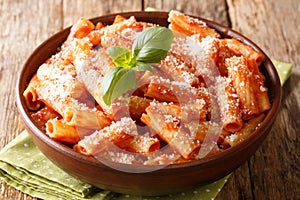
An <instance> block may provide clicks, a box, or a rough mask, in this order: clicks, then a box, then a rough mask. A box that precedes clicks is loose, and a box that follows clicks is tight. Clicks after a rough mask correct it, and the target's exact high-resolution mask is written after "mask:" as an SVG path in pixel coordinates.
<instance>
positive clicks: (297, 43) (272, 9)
mask: <svg viewBox="0 0 300 200" xmlns="http://www.w3.org/2000/svg"><path fill="white" fill-rule="evenodd" d="M228 8H229V16H230V20H231V24H232V28H233V29H235V30H237V31H239V32H241V33H242V34H244V35H246V36H247V37H249V38H250V39H251V40H252V41H254V42H255V43H257V44H259V46H260V47H261V48H262V49H263V50H264V51H265V52H266V53H267V54H268V55H269V57H271V58H272V59H276V60H281V61H285V62H290V63H292V64H293V65H294V68H293V73H292V75H291V77H290V79H289V80H288V81H287V83H286V85H285V86H284V87H283V99H282V104H281V110H280V113H279V115H278V117H277V119H276V122H275V125H274V127H273V130H272V131H271V132H270V134H269V136H268V137H267V139H266V141H265V142H264V143H263V145H262V146H261V148H259V150H258V151H257V152H256V154H255V155H254V156H253V157H252V158H251V159H250V161H249V163H248V165H249V171H250V173H251V174H250V178H251V185H252V194H253V196H252V198H253V199H299V198H300V189H299V171H300V170H299V155H300V151H299V132H300V129H299V127H300V120H299V119H300V118H299V114H300V112H299V100H300V96H299V95H300V85H299V78H300V76H299V75H300V57H299V50H300V35H299V31H300V29H299V24H300V18H299V13H300V12H299V11H300V10H299V9H300V2H299V1H295V0H286V1H284V3H280V1H277V0H268V1H261V0H255V1H247V0H229V1H228ZM235 179H236V178H235ZM295 186H296V187H295ZM227 187H230V188H228V189H230V190H231V189H232V190H233V189H236V187H233V186H231V185H230V184H228V185H227ZM242 187H243V186H242ZM229 199H230V198H229Z"/></svg>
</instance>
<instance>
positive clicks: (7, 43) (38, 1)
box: [0, 0, 300, 200]
mask: <svg viewBox="0 0 300 200" xmlns="http://www.w3.org/2000/svg"><path fill="white" fill-rule="evenodd" d="M147 7H153V8H156V9H158V10H164V11H169V10H171V9H176V10H179V11H182V12H184V13H186V14H191V15H196V16H200V17H203V18H207V19H211V20H214V21H217V22H219V23H221V24H224V25H228V26H231V27H232V28H233V29H235V30H237V31H239V32H241V33H242V34H244V35H246V36H247V37H248V38H250V39H251V40H252V41H254V42H256V43H257V44H258V45H259V46H260V47H261V48H262V49H263V50H264V51H265V52H266V53H267V54H268V55H269V56H270V57H271V58H273V59H277V60H280V61H285V62H290V63H292V64H293V65H294V68H293V72H292V75H291V77H290V79H289V80H288V81H287V83H286V84H285V85H284V87H283V99H282V103H281V109H280V113H279V115H278V117H277V119H276V122H275V124H274V127H273V130H272V131H271V132H270V134H269V135H268V137H267V139H266V140H265V142H264V143H263V145H262V146H261V147H260V148H259V149H258V151H257V152H256V153H255V155H254V156H252V157H251V159H250V160H249V161H248V162H246V163H245V164H244V165H242V166H241V167H240V168H238V169H237V170H236V171H234V172H233V173H232V175H231V176H230V178H229V180H228V181H227V183H226V185H225V187H224V188H223V189H222V191H221V192H220V194H219V195H218V197H217V199H218V200H223V199H224V200H227V199H228V200H232V199H233V200H235V199H238V200H239V199H257V200H260V199H272V200H273V199H275V200H277V199H279V200H281V199H300V188H299V185H300V180H299V177H300V174H299V172H300V170H299V164H300V163H299V160H300V158H299V155H300V151H299V149H300V148H299V133H300V128H299V127H300V118H299V114H300V112H299V110H300V106H299V105H300V81H299V80H300V56H299V52H300V34H299V33H300V27H299V24H300V1H299V0H252V1H248V0H124V1H123V0H47V1H43V0H0V52H1V53H0V85H1V87H0V94H1V95H0V102H1V104H0V110H1V112H0V149H1V148H3V147H4V146H5V145H6V144H7V143H9V142H10V141H11V140H12V139H13V138H14V137H15V136H16V135H17V134H18V133H20V131H21V130H23V129H24V125H23V123H22V122H21V120H20V117H19V115H18V112H17V109H16V107H15V103H14V96H15V93H14V88H15V83H16V80H17V74H18V71H19V70H20V69H21V66H22V64H23V63H24V62H25V60H26V58H27V57H28V56H29V55H30V53H31V52H32V51H33V50H34V48H35V47H37V46H38V45H39V44H40V43H41V42H42V41H44V40H45V39H46V38H48V37H49V36H51V35H52V34H53V33H55V32H58V31H59V30H61V29H62V28H64V27H67V26H70V25H71V24H73V23H74V22H76V20H77V19H78V18H79V17H86V18H91V17H95V16H99V15H104V14H107V13H115V12H122V11H137V10H142V9H144V8H147ZM2 199H3V200H4V199H5V200H34V199H35V198H32V197H30V196H28V195H26V194H23V193H21V192H19V191H17V190H16V189H14V188H12V187H10V186H8V185H7V184H6V183H4V182H3V181H0V200H2Z"/></svg>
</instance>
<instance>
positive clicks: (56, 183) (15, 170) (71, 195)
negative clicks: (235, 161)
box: [0, 131, 227, 200]
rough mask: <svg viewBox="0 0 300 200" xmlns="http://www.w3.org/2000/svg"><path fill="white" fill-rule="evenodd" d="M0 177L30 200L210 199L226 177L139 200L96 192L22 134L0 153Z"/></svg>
mask: <svg viewBox="0 0 300 200" xmlns="http://www.w3.org/2000/svg"><path fill="white" fill-rule="evenodd" d="M0 177H1V178H2V179H4V181H5V182H6V183H8V184H9V185H12V186H13V187H15V188H17V189H18V190H20V191H22V192H24V193H27V194H29V195H31V196H33V197H37V198H41V199H47V200H63V199H66V200H69V199H76V200H77V199H78V200H84V199H91V200H94V199H97V200H122V199H133V200H146V199H147V200H154V199H158V198H159V199H162V200H184V199H188V200H193V199H195V200H196V199H197V200H200V199H203V200H206V199H213V198H214V197H216V195H217V194H218V192H219V191H220V190H221V188H222V187H223V185H224V184H225V182H226V180H227V177H224V178H223V179H221V180H218V181H216V182H214V183H211V184H208V185H206V186H202V187H198V188H195V189H194V190H191V191H185V192H182V193H180V194H177V195H167V196H161V197H141V196H133V195H126V194H117V193H113V192H110V191H104V190H100V189H97V188H95V187H93V186H91V185H89V184H87V183H84V182H82V181H79V180H78V179H76V178H74V177H72V176H70V175H68V174H67V173H65V172H64V171H63V170H61V169H60V168H58V167H57V166H56V165H54V164H53V163H52V162H51V161H49V160H48V159H47V158H46V157H45V156H44V155H43V154H42V153H41V151H39V149H38V148H37V147H36V146H35V145H34V143H33V142H32V140H31V138H30V136H29V134H28V133H27V132H26V131H23V132H22V133H21V134H20V135H18V136H17V137H16V138H15V139H14V140H12V141H11V142H10V143H9V144H8V145H6V146H5V147H4V148H3V149H2V150H1V152H0Z"/></svg>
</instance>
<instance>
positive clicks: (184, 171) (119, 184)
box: [16, 12, 281, 195]
mask: <svg viewBox="0 0 300 200" xmlns="http://www.w3.org/2000/svg"><path fill="white" fill-rule="evenodd" d="M117 14H120V15H122V16H124V17H130V16H135V17H136V19H137V21H145V22H151V23H155V24H159V25H161V26H167V25H168V22H167V18H168V13H166V12H128V13H117ZM117 14H111V15H106V16H102V17H97V18H93V19H91V21H92V22H93V23H97V22H99V21H101V22H102V23H104V24H107V25H109V24H112V23H113V21H114V18H115V16H116V15H117ZM198 18H199V17H198ZM200 19H201V20H203V21H204V22H206V23H207V25H208V26H210V27H211V28H214V29H215V30H217V31H218V32H219V33H220V34H221V36H222V37H226V38H236V39H238V40H240V41H242V42H243V43H245V44H247V45H249V46H251V47H252V48H254V49H255V50H256V51H259V52H262V53H263V54H264V56H265V60H264V61H263V63H262V64H261V66H260V70H261V72H262V73H263V74H264V75H265V77H266V85H267V87H268V89H269V98H270V101H271V104H272V106H271V109H270V110H269V111H268V112H267V114H266V117H265V119H264V120H263V122H262V123H261V125H260V126H259V127H258V128H257V129H256V130H255V131H254V132H253V133H252V134H251V135H250V136H249V137H247V138H246V139H245V140H243V141H242V142H240V143H239V144H237V145H236V146H233V147H231V148H229V149H227V150H224V151H222V152H220V153H217V154H215V155H212V156H208V157H205V158H203V159H200V160H197V161H192V162H187V163H181V164H171V165H168V166H165V167H163V168H159V169H157V170H153V168H151V166H150V167H149V166H141V165H130V164H127V165H126V164H118V163H114V166H115V167H114V168H112V167H110V166H107V165H105V164H103V163H101V162H100V161H98V160H97V159H95V158H93V157H88V156H85V155H83V154H80V153H78V152H75V151H74V150H73V149H71V148H70V147H68V146H65V145H63V144H61V143H59V142H57V141H54V140H52V139H50V138H49V137H48V136H47V135H46V134H45V133H44V132H43V131H42V130H40V129H39V128H38V127H37V126H36V125H35V123H34V122H33V120H32V118H31V117H30V114H29V110H28V109H27V107H26V103H25V100H24V98H23V92H24V90H25V89H26V87H27V86H28V83H29V81H30V79H31V77H32V76H33V75H34V74H35V73H36V71H37V69H38V67H39V66H40V65H41V64H42V63H43V62H44V61H45V60H46V59H48V58H49V57H50V56H51V55H53V54H55V53H56V52H57V49H58V48H59V47H60V46H61V44H62V43H63V42H64V40H65V39H66V38H67V36H68V34H69V31H70V28H67V29H64V30H62V31H60V32H58V33H57V34H55V35H53V36H52V37H50V38H49V39H47V40H46V41H45V42H43V43H42V44H41V45H40V46H38V47H37V48H36V50H35V51H34V52H33V53H32V54H31V56H30V57H29V58H28V59H27V61H26V62H25V64H24V66H23V68H22V70H21V72H20V76H19V79H18V83H17V88H16V103H17V107H18V110H19V113H20V115H21V117H22V120H23V121H24V123H25V125H26V129H27V130H28V132H29V133H30V135H31V137H32V139H33V141H34V143H35V144H36V145H37V146H38V148H39V149H40V150H41V151H42V152H43V153H44V154H45V155H46V156H47V157H48V158H49V159H50V160H51V161H53V162H54V163H55V164H56V165H57V166H59V167H60V168H62V169H63V170H65V171H66V172H68V173H69V174H71V175H73V176H76V177H78V178H79V179H81V180H83V181H86V182H88V183H90V184H92V185H95V186H96V187H99V188H102V189H107V190H111V191H115V192H121V193H128V194H142V195H161V194H169V193H176V192H180V191H182V190H186V189H189V188H192V187H195V186H198V185H202V184H206V183H209V182H212V181H215V180H217V179H219V178H222V177H224V176H226V175H228V174H229V173H231V172H232V171H233V170H235V169H236V168H237V167H239V166H240V165H241V164H243V163H244V162H245V161H247V160H248V159H249V157H250V156H251V155H253V154H254V153H255V151H256V150H257V148H258V147H259V146H260V145H261V143H262V142H263V140H264V139H265V137H266V136H267V134H268V132H269V131H270V129H271V127H272V124H273V123H274V121H275V117H276V115H277V113H278V110H279V107H280V101H281V86H280V81H279V78H278V75H277V72H276V69H275V68H274V66H273V64H272V62H271V60H270V59H269V58H268V56H267V55H266V54H265V53H264V52H263V51H262V50H261V49H260V48H259V47H258V46H257V45H256V44H254V43H253V42H252V41H250V40H249V39H247V38H246V37H244V36H242V35H241V34H239V33H237V32H235V31H233V30H231V29H230V28H227V27H225V26H222V25H220V24H217V23H215V22H212V21H209V20H206V19H202V18H200ZM118 167H120V168H123V169H127V170H125V171H120V170H117V169H118ZM140 168H144V169H145V170H143V172H140V170H139V169H140ZM148 168H149V169H148ZM137 172H138V173H137Z"/></svg>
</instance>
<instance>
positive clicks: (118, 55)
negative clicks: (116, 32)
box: [107, 46, 135, 68]
mask: <svg viewBox="0 0 300 200" xmlns="http://www.w3.org/2000/svg"><path fill="white" fill-rule="evenodd" d="M107 51H108V53H109V55H110V57H111V58H112V60H113V62H114V63H115V65H116V66H122V67H124V68H132V67H134V66H135V60H134V59H132V54H131V51H130V49H128V48H125V47H121V46H114V47H109V48H107Z"/></svg>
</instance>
